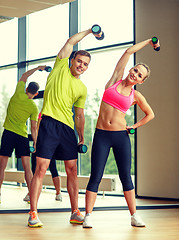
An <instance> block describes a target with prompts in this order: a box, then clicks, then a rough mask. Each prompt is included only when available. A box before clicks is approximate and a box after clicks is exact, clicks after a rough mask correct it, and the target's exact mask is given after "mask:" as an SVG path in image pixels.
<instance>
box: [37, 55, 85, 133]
mask: <svg viewBox="0 0 179 240" xmlns="http://www.w3.org/2000/svg"><path fill="white" fill-rule="evenodd" d="M86 96H87V88H86V86H85V85H84V83H83V82H82V81H81V80H80V79H77V78H75V77H74V76H73V75H72V74H71V71H70V68H69V66H68V58H64V59H59V57H58V56H57V58H56V61H55V64H54V68H53V69H52V71H51V72H50V74H49V76H48V78H47V83H46V87H45V91H44V102H43V108H42V115H43V114H45V115H48V116H50V117H52V118H54V119H56V120H58V121H60V122H63V123H64V124H66V125H68V126H69V127H71V128H72V129H74V121H73V112H72V107H73V104H74V106H75V107H79V108H84V107H85V101H86Z"/></svg>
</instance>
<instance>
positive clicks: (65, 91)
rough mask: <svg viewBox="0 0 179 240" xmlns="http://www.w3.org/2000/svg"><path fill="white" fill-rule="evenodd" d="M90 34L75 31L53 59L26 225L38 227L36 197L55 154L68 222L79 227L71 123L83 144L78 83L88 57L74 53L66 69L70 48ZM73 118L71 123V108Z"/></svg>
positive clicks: (82, 90) (83, 94)
mask: <svg viewBox="0 0 179 240" xmlns="http://www.w3.org/2000/svg"><path fill="white" fill-rule="evenodd" d="M90 33H92V30H91V29H88V30H86V31H83V32H79V33H77V34H75V35H73V36H72V37H70V38H69V39H68V40H67V42H66V43H65V45H64V46H63V47H62V49H61V50H60V52H59V53H58V55H57V57H56V61H55V64H54V67H53V69H52V71H51V72H50V74H49V76H48V79H47V83H46V87H45V91H44V103H43V107H42V115H43V116H42V120H41V123H40V128H39V132H38V138H37V149H36V156H37V163H36V164H37V165H36V171H35V174H34V176H33V178H32V182H31V186H30V204H31V211H30V213H29V219H28V226H29V227H41V226H42V225H43V224H42V223H41V221H40V220H39V218H38V214H37V202H38V199H39V196H40V192H41V188H42V182H43V177H44V175H45V173H46V170H47V168H48V166H49V164H50V159H51V158H52V156H53V155H54V154H55V157H56V159H57V160H63V161H64V164H65V170H66V173H67V190H68V193H69V197H70V202H71V210H72V213H71V218H70V223H78V224H82V223H83V220H84V217H83V215H82V214H81V213H80V211H79V209H78V178H77V165H76V163H77V157H78V152H77V139H76V136H75V133H74V124H75V127H76V130H77V133H78V137H79V142H78V144H83V143H84V124H85V117H84V106H85V100H86V96H87V89H86V86H85V85H84V84H83V82H82V81H81V80H80V75H81V74H83V73H84V72H85V71H86V70H87V68H88V65H89V63H90V59H91V56H90V54H89V53H88V52H86V51H83V50H81V51H77V52H76V53H75V54H74V56H73V58H72V60H71V67H70V68H69V66H68V60H69V57H70V55H71V53H72V51H73V46H74V45H75V44H77V43H78V42H79V41H81V40H82V39H83V38H84V37H86V36H87V35H89V34H90ZM73 106H74V110H75V118H74V121H73V112H72V107H73Z"/></svg>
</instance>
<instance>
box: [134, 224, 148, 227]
mask: <svg viewBox="0 0 179 240" xmlns="http://www.w3.org/2000/svg"><path fill="white" fill-rule="evenodd" d="M131 226H132V227H145V225H141V226H137V225H134V224H131Z"/></svg>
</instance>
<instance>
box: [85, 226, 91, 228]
mask: <svg viewBox="0 0 179 240" xmlns="http://www.w3.org/2000/svg"><path fill="white" fill-rule="evenodd" d="M83 228H93V227H92V226H83Z"/></svg>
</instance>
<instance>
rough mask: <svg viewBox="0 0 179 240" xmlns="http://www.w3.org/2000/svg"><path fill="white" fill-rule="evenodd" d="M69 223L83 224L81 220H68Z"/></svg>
mask: <svg viewBox="0 0 179 240" xmlns="http://www.w3.org/2000/svg"><path fill="white" fill-rule="evenodd" d="M70 223H72V224H73V223H76V224H83V221H77V220H70Z"/></svg>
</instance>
